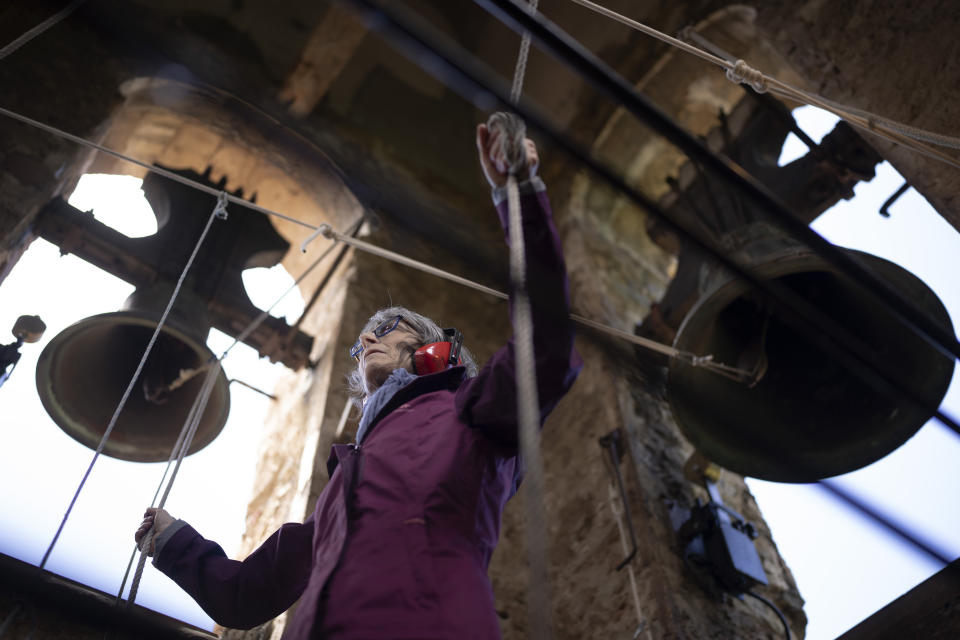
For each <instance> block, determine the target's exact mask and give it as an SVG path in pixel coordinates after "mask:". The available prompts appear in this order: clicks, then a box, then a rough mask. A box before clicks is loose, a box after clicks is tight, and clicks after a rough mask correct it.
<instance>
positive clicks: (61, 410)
mask: <svg viewBox="0 0 960 640" xmlns="http://www.w3.org/2000/svg"><path fill="white" fill-rule="evenodd" d="M156 327H157V316H155V315H153V314H150V313H143V312H137V311H117V312H112V313H104V314H100V315H96V316H92V317H89V318H85V319H84V320H81V321H80V322H78V323H76V324H74V325H72V326H70V327H68V328H67V329H65V330H64V331H62V332H61V333H60V334H59V335H57V336H56V337H54V338H53V340H51V341H50V343H49V344H47V346H46V347H45V348H44V350H43V352H42V353H41V354H40V357H39V360H38V361H37V373H36V379H37V390H38V392H39V395H40V400H41V402H42V403H43V406H44V408H45V409H46V411H47V413H48V414H50V417H51V418H52V419H53V421H54V422H55V423H56V424H57V425H58V426H59V427H60V428H61V429H63V431H64V432H66V433H67V435H69V436H70V437H72V438H73V439H74V440H76V441H77V442H79V443H81V444H83V445H84V446H86V447H89V448H91V449H96V447H97V445H98V444H99V442H100V439H101V437H102V436H103V433H104V432H105V431H106V428H107V425H108V424H109V422H110V418H111V416H112V415H113V412H114V411H115V410H116V407H117V405H118V404H119V402H120V399H121V397H122V396H123V392H124V391H125V390H126V388H127V385H128V384H129V383H130V379H131V378H132V377H133V374H134V372H135V371H136V369H137V365H138V364H139V362H140V359H141V358H142V357H143V352H144V350H145V349H146V347H147V344H148V342H149V340H150V337H151V336H152V335H153V332H154V331H155V330H156ZM213 357H214V355H213V352H212V351H210V349H208V348H207V346H206V345H205V344H203V343H202V342H199V341H198V340H197V339H196V337H191V335H188V333H186V332H184V331H181V330H179V329H178V328H177V327H176V326H173V325H170V324H165V325H164V327H163V328H162V330H161V332H160V334H159V335H158V336H157V340H156V343H155V344H154V346H153V349H152V350H151V353H150V357H149V358H148V359H147V362H146V364H145V366H144V368H143V370H142V372H141V373H140V375H139V376H138V378H137V381H136V382H135V384H134V386H133V388H132V390H131V393H130V396H129V398H128V399H127V402H126V405H125V406H124V409H123V411H122V412H121V413H120V416H119V417H118V419H117V424H116V426H115V427H114V430H113V432H112V433H111V434H110V438H109V440H108V441H107V443H106V445H105V446H104V449H103V453H104V454H105V455H108V456H111V457H114V458H120V459H122V460H129V461H131V462H162V461H165V460H167V459H168V458H169V456H170V453H171V450H172V449H173V446H174V444H175V443H176V440H177V436H178V434H179V432H180V429H181V428H182V426H183V423H184V421H185V420H186V418H187V415H188V413H189V411H190V408H191V406H192V405H193V401H194V399H195V398H196V397H197V394H198V393H199V392H200V387H201V386H202V385H203V379H204V377H205V375H204V374H202V373H201V374H200V375H196V376H194V377H193V378H191V379H190V380H188V381H187V382H186V383H184V384H183V385H182V386H180V387H178V388H176V389H174V390H172V391H168V390H167V388H168V386H169V384H170V383H171V382H173V381H174V380H176V379H177V378H178V377H179V376H180V372H181V371H184V370H189V369H200V368H202V367H203V366H204V365H205V364H207V363H208V362H210V361H211V359H212V358H213ZM229 410H230V393H229V386H228V383H227V379H226V376H225V375H224V374H223V371H220V372H219V373H218V374H217V381H216V383H215V384H214V388H213V391H212V394H211V396H210V401H209V403H208V404H207V409H206V411H205V412H204V415H203V417H202V419H201V421H200V425H199V426H198V428H197V432H196V435H195V437H194V440H193V442H192V444H191V447H190V449H189V451H188V454H191V453H195V452H197V451H199V450H200V449H202V448H204V447H205V446H207V445H208V444H210V442H211V441H212V440H213V439H214V438H215V437H216V436H217V435H218V434H219V433H220V431H221V430H222V429H223V426H224V424H225V423H226V419H227V415H228V413H229Z"/></svg>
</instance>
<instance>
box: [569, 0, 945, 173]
mask: <svg viewBox="0 0 960 640" xmlns="http://www.w3.org/2000/svg"><path fill="white" fill-rule="evenodd" d="M571 2H574V3H576V4H578V5H580V6H582V7H585V8H587V9H589V10H591V11H593V12H595V13H598V14H600V15H603V16H606V17H607V18H610V19H612V20H615V21H616V22H619V23H621V24H623V25H626V26H628V27H630V28H631V29H634V30H636V31H639V32H641V33H644V34H646V35H648V36H651V37H653V38H656V39H657V40H660V41H661V42H665V43H667V44H669V45H670V46H672V47H676V48H677V49H680V50H682V51H685V52H687V53H689V54H691V55H695V56H697V57H698V58H701V59H703V60H706V61H707V62H710V63H712V64H715V65H717V66H718V67H722V68H723V69H724V70H725V71H726V75H727V78H729V79H730V80H731V81H733V82H736V83H745V84H748V85H750V86H751V87H752V88H753V89H754V90H755V91H757V92H758V93H764V92H766V91H769V92H770V93H774V94H777V95H779V96H781V97H784V98H789V99H791V100H794V101H796V102H802V103H805V104H809V105H812V106H815V107H819V108H821V109H824V110H826V111H829V112H831V113H833V114H834V115H836V116H838V117H840V118H842V119H843V120H846V121H847V122H849V123H850V124H851V125H853V126H855V127H857V128H858V129H861V130H863V131H866V132H868V133H872V134H875V135H878V136H880V137H882V138H885V139H886V140H889V141H890V142H893V143H895V144H899V145H901V146H905V147H907V148H910V149H912V150H914V151H916V152H918V153H920V154H921V155H924V156H927V157H929V158H933V159H936V160H940V161H941V162H943V163H945V164H948V165H950V166H952V167H957V168H960V160H958V159H956V158H953V157H951V156H949V155H947V154H945V153H943V152H941V151H939V150H937V149H934V148H932V147H930V146H928V145H927V144H924V143H930V144H935V145H938V146H942V147H947V148H951V149H960V138H957V137H954V136H948V135H944V134H940V133H934V132H931V131H926V130H924V129H920V128H918V127H913V126H910V125H906V124H903V123H901V122H897V121H895V120H891V119H889V118H885V117H883V116H879V115H876V114H874V113H870V112H869V111H863V110H860V109H854V108H852V107H848V106H845V105H842V104H839V103H836V102H833V101H831V100H827V99H826V98H823V97H822V96H819V95H817V94H814V93H809V92H807V91H803V90H802V89H798V88H796V87H794V86H792V85H789V84H787V83H785V82H781V81H780V80H777V79H776V78H774V77H772V76H768V75H766V74H765V73H763V72H762V71H759V70H757V69H754V68H753V67H751V66H750V65H749V64H747V63H746V62H745V61H743V60H727V59H724V58H723V57H719V56H716V55H714V54H712V53H709V52H707V51H704V50H703V49H700V48H698V47H695V46H693V45H691V44H689V43H686V42H683V41H682V40H679V39H677V38H673V37H671V36H668V35H667V34H665V33H662V32H660V31H657V30H656V29H654V28H652V27H649V26H647V25H645V24H642V23H640V22H637V21H636V20H631V19H630V18H627V17H626V16H623V15H620V14H619V13H617V12H615V11H612V10H610V9H607V8H605V7H602V6H600V5H599V4H597V3H595V2H590V0H571ZM686 33H688V34H690V33H691V32H690V31H689V30H687V31H686ZM691 39H695V40H697V41H698V42H701V44H703V43H706V42H707V41H706V40H705V39H704V38H703V37H702V36H699V35H698V36H697V37H696V38H693V36H692V35H691ZM707 48H709V49H712V50H713V51H717V50H718V49H717V48H716V47H713V46H709V45H708V46H707Z"/></svg>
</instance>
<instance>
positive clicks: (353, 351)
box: [350, 316, 403, 360]
mask: <svg viewBox="0 0 960 640" xmlns="http://www.w3.org/2000/svg"><path fill="white" fill-rule="evenodd" d="M401 320H403V316H393V317H392V318H387V319H386V320H384V321H383V322H381V323H380V324H378V325H377V326H376V327H374V328H373V335H375V336H377V337H378V338H382V337H383V336H385V335H387V334H388V333H390V332H391V331H393V330H394V329H396V328H397V327H398V326H399V325H400V321H401ZM361 352H363V343H362V342H361V341H360V340H357V341H356V343H354V345H353V347H351V348H350V356H351V357H353V358H356V359H357V360H359V359H360V353H361Z"/></svg>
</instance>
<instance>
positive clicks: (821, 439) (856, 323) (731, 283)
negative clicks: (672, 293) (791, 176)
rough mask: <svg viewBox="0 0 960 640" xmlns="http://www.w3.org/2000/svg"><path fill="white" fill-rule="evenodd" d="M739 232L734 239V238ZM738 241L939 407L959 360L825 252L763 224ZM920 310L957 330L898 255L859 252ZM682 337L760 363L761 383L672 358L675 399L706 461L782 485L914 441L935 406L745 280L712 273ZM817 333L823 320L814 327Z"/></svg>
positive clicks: (735, 359) (682, 342)
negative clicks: (775, 308) (851, 363)
mask: <svg viewBox="0 0 960 640" xmlns="http://www.w3.org/2000/svg"><path fill="white" fill-rule="evenodd" d="M728 240H731V238H728ZM732 244H733V245H734V246H733V247H729V246H728V248H731V249H732V250H733V251H734V252H735V253H738V254H739V256H740V258H741V263H743V262H742V261H743V259H744V258H745V259H746V260H747V263H748V264H750V265H751V266H750V267H749V270H750V271H751V272H752V273H753V274H754V275H755V276H757V277H758V278H761V279H763V280H776V281H778V282H779V283H780V284H781V285H783V286H785V287H787V288H788V289H790V290H792V291H793V292H794V293H796V294H797V295H798V296H800V297H802V298H803V299H804V300H806V301H807V302H808V303H809V304H811V305H812V306H814V307H815V308H817V309H819V310H820V311H822V312H823V313H825V314H826V315H828V316H829V317H830V318H832V319H833V320H834V321H836V322H837V323H838V324H840V325H841V326H843V327H844V328H845V329H846V330H847V331H849V332H850V333H852V334H853V335H855V336H857V337H858V338H860V339H861V340H862V341H863V342H864V343H865V344H866V345H867V346H868V348H869V349H870V350H871V351H872V352H873V353H874V354H876V355H877V356H878V357H879V358H880V359H882V360H883V361H885V362H886V363H887V364H889V365H890V367H889V368H890V369H892V370H894V371H897V372H899V374H900V379H901V381H908V382H909V383H911V384H912V387H913V389H914V390H915V391H916V392H918V393H919V394H921V396H922V397H923V398H924V400H925V402H926V403H927V405H928V406H930V407H936V406H938V405H939V404H940V401H941V400H942V398H943V396H944V394H945V393H946V391H947V387H948V386H949V384H950V378H951V376H952V375H953V361H952V360H951V359H950V358H947V357H945V356H943V355H942V354H941V353H940V352H938V351H937V350H936V349H934V348H933V347H931V346H930V345H929V344H928V343H926V342H925V341H924V340H923V339H921V338H919V337H917V336H916V335H915V334H914V333H913V332H912V331H911V330H910V329H908V328H906V327H904V326H903V325H902V324H901V323H900V322H899V321H898V320H897V319H895V318H894V317H892V315H891V314H890V312H889V311H887V310H886V309H885V307H884V306H883V305H882V304H880V303H879V302H877V301H876V300H874V299H873V297H872V296H870V295H869V294H866V293H864V292H861V291H859V290H857V289H856V288H854V286H853V285H850V284H848V282H847V281H846V280H845V279H844V278H842V277H841V276H839V275H838V274H837V273H836V272H835V271H834V270H833V269H832V267H830V266H829V265H828V264H827V263H826V262H825V261H824V260H823V259H821V258H819V257H818V256H817V255H816V254H814V253H813V252H811V251H810V250H808V249H805V248H802V247H798V246H797V245H796V243H794V242H792V241H790V240H789V239H786V238H784V237H783V236H782V235H781V234H779V233H777V232H775V231H773V230H772V229H771V228H770V227H768V226H766V225H750V226H749V227H748V228H745V229H744V230H742V231H741V232H740V233H739V235H738V236H737V237H733V238H732ZM851 253H854V254H856V256H857V257H858V258H859V259H860V261H861V262H862V263H863V264H864V265H865V266H866V267H867V268H869V269H871V270H872V271H873V272H874V273H875V274H876V275H878V276H880V277H881V278H883V279H885V280H886V281H887V282H888V283H889V284H890V285H891V286H893V288H895V289H896V290H898V291H900V292H901V293H902V294H903V295H904V296H905V297H906V298H907V299H908V300H910V301H911V303H912V304H914V305H915V306H916V307H917V308H918V309H919V310H920V311H922V312H923V313H924V314H926V315H927V316H928V317H930V318H932V319H933V320H934V321H936V322H937V323H938V324H940V325H941V326H942V327H943V328H944V329H947V330H950V331H952V325H951V322H950V316H949V315H948V314H947V310H946V309H945V308H944V306H943V304H942V303H941V302H940V300H939V299H938V298H937V296H936V294H934V292H933V291H931V290H930V288H929V287H927V286H926V285H925V284H924V283H923V282H922V281H921V280H920V279H919V278H917V277H916V276H914V275H913V274H911V273H910V272H909V271H906V270H905V269H903V268H901V267H899V266H897V265H896V264H894V263H892V262H889V261H887V260H883V259H881V258H878V257H876V256H872V255H869V254H866V253H862V252H859V251H851ZM703 282H704V286H703V287H702V289H703V290H704V293H703V295H702V296H701V297H700V299H699V300H698V302H697V303H696V304H695V305H694V307H693V308H692V309H691V310H690V312H689V313H688V314H687V316H686V317H685V319H684V321H683V323H682V324H681V326H680V329H679V331H678V333H677V337H676V340H675V342H674V346H675V347H677V348H678V349H682V350H685V351H689V352H693V353H695V354H698V355H705V354H712V355H713V356H714V359H715V360H717V361H719V362H722V363H725V364H731V365H735V366H740V367H742V368H747V369H753V370H754V371H755V372H756V373H757V375H758V377H759V381H757V382H756V383H755V384H754V385H753V386H750V385H749V384H743V383H740V382H737V381H734V380H730V379H727V378H725V377H722V376H720V375H717V374H716V373H713V372H711V371H708V370H705V369H703V368H698V367H693V366H690V365H689V364H686V363H683V362H680V361H677V360H674V361H673V362H671V364H670V375H669V384H668V390H667V394H668V398H669V401H670V404H671V407H672V408H673V412H674V416H675V417H676V419H677V422H678V424H679V425H680V428H681V429H682V430H683V432H684V434H685V435H686V436H687V438H688V439H689V440H690V441H691V442H692V443H693V445H694V446H695V447H696V448H697V449H698V450H700V451H701V452H702V453H703V454H705V455H706V456H707V457H708V458H709V459H711V460H713V461H715V462H717V463H718V464H720V465H721V466H723V467H726V468H728V469H730V470H732V471H735V472H737V473H740V474H743V475H747V476H753V477H756V478H762V479H765V480H772V481H777V482H812V481H814V480H817V479H820V478H826V477H830V476H834V475H838V474H841V473H846V472H849V471H853V470H855V469H859V468H861V467H863V466H866V465H868V464H870V463H872V462H874V461H876V460H879V459H880V458H882V457H883V456H885V455H887V454H888V453H890V452H891V451H893V450H894V449H896V448H897V447H899V446H900V445H901V444H903V443H904V442H906V440H907V439H909V438H910V436H912V435H913V434H914V433H916V431H917V430H918V429H920V427H921V426H923V424H924V423H925V422H926V421H927V420H928V419H929V418H930V417H931V411H929V410H925V409H921V408H919V407H917V406H916V405H913V404H911V403H908V402H906V401H903V400H901V399H900V398H898V397H897V396H896V395H895V394H893V393H885V392H878V391H876V390H874V388H873V387H871V386H870V385H869V384H867V383H866V382H863V381H862V380H861V379H860V378H859V377H858V376H857V375H856V374H854V373H852V372H851V371H849V370H848V369H847V368H845V367H844V366H843V365H842V364H841V363H840V362H838V360H837V358H836V357H835V355H834V354H833V353H831V352H826V351H823V350H821V349H820V348H819V347H817V346H815V345H813V344H811V343H810V341H808V339H807V338H806V337H804V335H803V334H802V333H800V332H798V331H796V330H794V329H793V328H792V327H791V326H790V325H788V324H787V323H785V322H784V321H783V320H782V318H781V316H780V315H779V313H776V312H771V310H770V309H769V308H768V306H767V305H766V304H765V303H763V302H761V300H762V298H761V297H760V296H756V295H754V294H753V292H752V287H751V286H750V285H749V284H748V283H745V282H743V281H741V280H739V279H737V278H732V277H730V276H727V275H724V274H723V273H722V272H720V271H713V272H712V275H710V276H708V277H707V278H706V279H705V280H704V281H703ZM811 330H815V329H811Z"/></svg>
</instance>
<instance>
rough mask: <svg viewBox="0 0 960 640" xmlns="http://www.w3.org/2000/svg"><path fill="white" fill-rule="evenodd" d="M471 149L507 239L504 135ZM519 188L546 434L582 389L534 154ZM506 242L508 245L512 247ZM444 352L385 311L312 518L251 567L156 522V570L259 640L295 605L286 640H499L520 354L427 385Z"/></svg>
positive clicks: (408, 315) (465, 355)
mask: <svg viewBox="0 0 960 640" xmlns="http://www.w3.org/2000/svg"><path fill="white" fill-rule="evenodd" d="M477 147H478V151H479V154H480V161H481V164H482V166H483V169H484V173H485V175H486V176H487V179H488V181H489V182H490V185H491V187H492V188H493V196H494V203H495V204H496V206H497V211H498V213H499V215H500V219H501V223H502V224H503V226H504V228H505V229H506V226H507V224H506V216H507V211H506V202H505V199H506V198H505V194H504V193H503V185H504V183H505V180H506V175H505V172H504V162H503V154H502V152H501V149H500V140H499V138H498V136H497V135H495V134H492V133H490V132H489V131H488V130H487V128H486V126H485V125H480V126H478V128H477ZM526 149H527V158H528V162H527V169H526V171H525V174H526V175H524V176H522V177H523V178H525V179H524V180H523V181H522V182H521V184H520V191H521V210H522V220H523V226H524V243H525V251H526V257H527V264H528V289H529V291H530V297H531V307H532V310H533V322H534V349H535V354H536V371H537V384H538V390H539V400H540V403H541V407H540V412H541V420H542V419H545V418H546V416H547V414H548V413H549V411H550V410H551V409H552V408H553V406H554V405H555V404H556V403H557V401H558V400H559V399H560V398H561V397H562V396H563V394H564V393H566V392H567V390H568V389H569V388H570V385H572V384H573V381H574V379H575V377H576V374H577V372H578V370H579V367H580V361H579V357H578V356H577V355H576V353H575V352H574V350H573V331H572V327H571V324H570V320H569V308H568V298H567V280H566V272H565V268H564V262H563V256H562V254H561V250H560V242H559V240H558V238H557V234H556V229H555V228H554V225H553V222H552V220H551V214H550V207H549V203H548V201H547V197H546V193H545V190H544V186H543V183H542V182H541V181H540V180H539V178H537V177H536V175H535V172H536V166H537V153H536V147H535V146H534V145H533V143H532V142H531V141H530V140H527V141H526ZM508 241H509V238H508ZM443 340H445V335H444V333H443V331H442V330H441V329H440V327H438V326H437V324H436V323H435V322H433V321H432V320H430V319H428V318H425V317H423V316H421V315H419V314H417V313H414V312H412V311H409V310H407V309H404V308H401V307H391V308H389V309H383V310H381V311H378V312H377V313H376V314H374V316H373V317H372V318H370V320H369V321H368V322H367V324H366V326H364V328H363V330H362V331H361V332H360V336H359V339H358V341H357V343H356V345H355V346H354V348H353V349H352V350H351V355H352V356H354V357H355V358H356V359H357V369H356V371H355V373H354V374H353V375H352V376H351V380H350V384H351V388H352V389H353V391H354V392H355V394H356V396H357V397H358V399H359V403H360V404H361V405H362V414H361V419H360V426H359V429H358V432H357V442H356V444H351V445H334V447H333V451H332V452H331V455H330V459H329V461H328V463H327V470H328V472H329V474H330V481H329V482H328V483H327V486H326V487H325V488H324V490H323V492H322V493H321V495H320V497H319V499H318V500H317V505H316V509H315V510H314V512H313V515H312V516H311V517H310V518H308V519H307V521H306V522H304V523H302V524H295V523H288V524H285V525H283V526H282V527H280V529H279V530H278V531H276V532H275V533H274V534H273V535H272V536H271V537H270V538H268V539H267V540H266V542H264V543H263V544H262V545H261V546H260V547H259V548H258V549H257V550H256V551H254V552H253V553H252V554H251V555H250V556H249V557H247V558H246V559H245V560H243V561H242V562H240V561H236V560H230V559H228V558H227V557H226V555H225V554H224V552H223V550H222V549H221V548H220V547H219V546H218V545H217V544H215V543H214V542H211V541H208V540H206V539H204V538H203V537H201V536H200V534H199V533H197V532H196V531H195V530H194V529H193V528H192V527H190V525H188V524H186V523H184V522H183V521H174V520H173V518H171V517H170V516H169V514H167V513H166V512H165V511H156V510H153V509H148V510H147V513H146V514H145V515H146V517H145V519H144V521H143V523H142V524H141V526H140V528H139V529H138V531H137V533H136V536H135V537H136V539H137V541H138V543H139V542H140V541H141V540H142V538H143V536H144V534H145V533H146V531H147V530H148V529H149V528H150V526H151V525H153V526H154V530H155V535H156V537H155V543H154V546H153V552H154V560H153V562H154V565H155V566H156V567H157V568H158V569H160V570H161V571H162V572H164V573H166V574H167V575H168V576H170V577H171V578H172V579H173V580H174V581H176V582H177V584H179V585H180V586H181V587H182V588H183V589H184V590H186V591H187V592H188V593H189V594H190V595H191V596H193V598H194V599H195V600H196V601H197V602H198V603H199V604H200V606H201V607H203V609H204V611H206V612H207V613H208V614H209V615H210V616H211V617H212V618H213V619H214V620H216V621H217V622H218V623H219V624H221V625H224V626H227V627H237V628H250V627H253V626H256V625H258V624H261V623H263V622H265V621H267V620H269V619H271V618H273V617H274V616H277V615H278V614H280V613H281V612H283V611H284V610H286V609H287V608H289V607H290V606H291V605H292V604H293V603H294V602H295V601H297V599H298V598H299V606H298V608H297V610H296V613H295V614H294V615H293V617H292V619H291V620H290V621H289V623H288V625H287V629H286V632H285V635H284V637H285V638H291V639H298V640H301V639H302V640H306V639H308V638H327V639H340V638H357V639H360V638H363V639H372V638H391V639H397V638H410V639H412V638H417V639H419V640H423V639H426V638H449V639H451V640H452V639H457V640H462V639H465V638H484V639H486V638H498V637H500V630H499V624H498V620H497V615H496V612H495V610H494V596H493V591H492V589H491V586H490V581H489V579H488V578H487V566H488V564H489V562H490V557H491V555H492V554H493V550H494V548H495V547H496V544H497V539H498V537H499V530H500V518H501V512H502V511H503V508H504V505H505V504H506V502H507V500H509V499H510V498H511V497H512V496H513V495H514V494H515V493H516V491H517V488H518V486H519V484H520V481H521V478H522V476H523V463H522V461H521V460H520V458H519V454H518V434H517V417H516V414H517V411H516V406H517V399H516V391H515V381H514V374H515V369H514V355H513V350H514V348H513V341H512V339H511V340H510V341H509V342H508V343H507V344H506V345H505V346H504V347H502V348H501V349H500V350H499V351H498V352H497V353H496V354H494V356H493V357H492V358H491V359H490V361H489V362H487V363H486V364H485V365H484V366H483V368H482V369H480V370H479V371H478V369H477V366H476V364H475V363H474V362H473V359H472V358H471V356H470V354H469V352H467V351H466V350H465V349H464V350H462V351H461V354H460V355H461V357H460V358H459V361H458V362H456V363H451V366H448V367H447V368H441V369H440V370H438V371H435V372H432V373H425V372H424V371H418V367H417V361H418V358H417V357H415V355H414V354H415V352H416V351H417V349H418V348H420V347H422V346H424V345H428V344H430V343H435V342H441V341H443Z"/></svg>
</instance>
